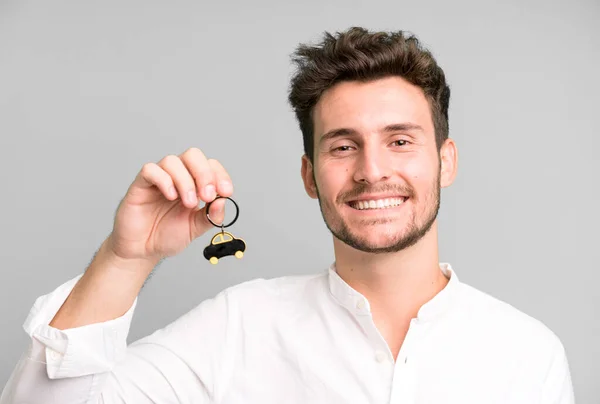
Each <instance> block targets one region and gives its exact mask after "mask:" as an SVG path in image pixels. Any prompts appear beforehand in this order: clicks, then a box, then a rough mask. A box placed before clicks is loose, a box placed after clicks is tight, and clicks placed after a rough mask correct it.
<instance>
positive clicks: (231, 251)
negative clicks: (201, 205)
mask: <svg viewBox="0 0 600 404" xmlns="http://www.w3.org/2000/svg"><path fill="white" fill-rule="evenodd" d="M219 198H226V199H229V200H230V201H231V202H233V204H234V205H235V217H234V218H233V220H232V221H231V223H229V224H228V225H223V224H216V223H215V222H213V221H212V220H211V218H210V216H209V215H208V209H209V208H210V205H211V204H212V203H213V202H214V201H216V200H217V199H219ZM239 215H240V208H239V206H238V204H237V203H235V201H234V200H233V199H231V198H229V197H227V196H219V195H217V197H216V198H215V199H214V200H213V201H211V202H209V203H208V204H207V205H206V218H207V219H208V221H209V222H210V223H211V224H212V225H213V226H215V227H220V228H221V232H220V233H217V234H215V235H214V236H213V238H212V240H210V244H209V245H208V246H207V247H206V248H205V249H204V258H206V259H207V260H209V261H210V263H211V264H216V263H218V262H219V258H223V257H226V256H229V255H235V257H236V258H242V257H243V256H244V252H245V251H246V243H245V242H244V240H242V239H241V238H235V237H234V236H233V234H231V233H229V232H226V231H225V230H224V228H225V227H229V226H231V225H232V224H234V223H235V221H236V220H237V218H238V216H239Z"/></svg>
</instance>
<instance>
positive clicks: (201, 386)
mask: <svg viewBox="0 0 600 404" xmlns="http://www.w3.org/2000/svg"><path fill="white" fill-rule="evenodd" d="M80 277H81V275H79V276H77V277H76V278H73V279H71V280H70V281H68V282H66V283H64V284H63V285H61V286H59V287H58V288H57V289H56V290H54V291H53V292H52V293H50V294H48V295H45V296H41V297H39V298H38V299H37V300H36V301H35V303H34V305H33V307H32V309H31V311H30V313H29V316H28V317H27V320H26V321H25V323H24V329H25V331H26V332H27V334H28V335H29V336H30V339H31V340H30V344H29V347H28V349H27V351H26V352H25V353H24V354H23V355H22V357H21V359H20V360H19V362H18V363H17V366H16V367H15V369H14V371H13V373H12V375H11V377H10V379H9V381H8V383H7V384H6V386H5V388H4V391H3V393H2V395H1V396H0V404H16V403H23V402H26V403H29V404H36V403H44V404H54V403H61V404H64V403H69V404H76V403H81V404H83V403H86V404H89V403H103V404H112V403H129V402H132V403H140V404H141V403H154V402H169V403H181V402H194V403H210V402H213V400H214V398H215V396H216V395H219V394H220V392H221V391H222V388H221V386H220V385H219V383H218V380H219V376H220V374H221V373H222V363H223V361H224V358H223V355H224V354H225V352H227V349H226V345H225V343H226V342H228V341H231V329H232V327H231V320H232V318H233V317H234V316H233V315H232V305H231V304H229V297H228V291H227V290H225V291H223V292H221V293H220V294H219V295H217V296H216V297H214V298H212V299H208V300H205V301H204V302H202V303H201V304H199V305H198V306H196V307H195V308H194V309H193V310H191V311H190V312H188V313H186V314H185V315H183V316H182V317H180V318H179V319H177V320H176V321H174V322H173V323H171V324H169V325H168V326H167V327H165V328H163V329H161V330H158V331H156V332H154V333H153V334H152V335H149V336H147V337H145V338H142V339H141V340H139V341H136V342H134V343H132V344H131V345H129V346H127V342H126V340H127V335H128V333H129V328H130V325H131V319H132V316H133V312H134V310H135V306H136V304H137V299H136V300H135V301H134V303H133V304H132V306H131V308H130V309H129V310H128V311H127V312H126V313H125V314H124V315H123V316H121V317H118V318H116V319H114V320H110V321H106V322H101V323H96V324H90V325H86V326H82V327H77V328H72V329H67V330H58V329H56V328H53V327H50V326H49V325H48V324H49V323H50V321H51V320H52V318H54V316H55V314H56V313H57V312H58V310H59V309H60V307H61V306H62V304H63V303H64V301H65V300H66V298H67V297H68V296H69V294H70V292H71V290H72V289H73V287H74V286H75V284H76V283H77V281H78V280H79V278H80Z"/></svg>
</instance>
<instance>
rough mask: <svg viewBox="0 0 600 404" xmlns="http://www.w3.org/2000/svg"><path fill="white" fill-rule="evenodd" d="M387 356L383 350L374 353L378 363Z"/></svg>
mask: <svg viewBox="0 0 600 404" xmlns="http://www.w3.org/2000/svg"><path fill="white" fill-rule="evenodd" d="M386 358H387V355H386V353H385V352H383V351H377V352H376V353H375V360H376V361H377V362H379V363H383V362H384V361H385V360H386Z"/></svg>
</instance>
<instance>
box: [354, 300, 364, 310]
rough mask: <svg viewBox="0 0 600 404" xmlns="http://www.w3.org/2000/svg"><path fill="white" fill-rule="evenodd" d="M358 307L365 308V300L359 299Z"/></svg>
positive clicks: (359, 308)
mask: <svg viewBox="0 0 600 404" xmlns="http://www.w3.org/2000/svg"><path fill="white" fill-rule="evenodd" d="M356 308H357V309H358V310H362V309H364V308H365V302H364V300H359V301H358V302H356Z"/></svg>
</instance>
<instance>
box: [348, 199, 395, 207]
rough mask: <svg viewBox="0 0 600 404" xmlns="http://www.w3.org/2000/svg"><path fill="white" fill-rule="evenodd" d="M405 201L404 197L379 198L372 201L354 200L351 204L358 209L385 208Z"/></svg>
mask: <svg viewBox="0 0 600 404" xmlns="http://www.w3.org/2000/svg"><path fill="white" fill-rule="evenodd" d="M403 202H404V198H386V199H377V200H371V201H357V202H352V203H351V205H352V207H353V208H355V209H358V210H364V209H385V208H393V207H394V206H399V205H401V204H402V203H403Z"/></svg>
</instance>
